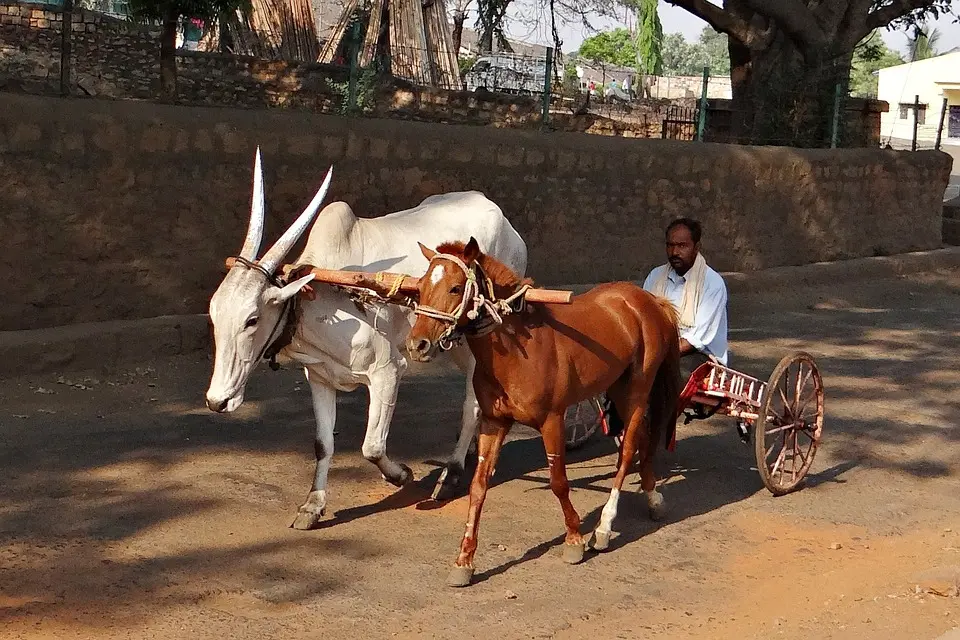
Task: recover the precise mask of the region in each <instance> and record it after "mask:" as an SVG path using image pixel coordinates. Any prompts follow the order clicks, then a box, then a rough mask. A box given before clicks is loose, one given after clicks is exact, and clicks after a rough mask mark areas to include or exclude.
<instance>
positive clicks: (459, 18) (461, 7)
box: [451, 0, 473, 56]
mask: <svg viewBox="0 0 960 640" xmlns="http://www.w3.org/2000/svg"><path fill="white" fill-rule="evenodd" d="M471 2H473V0H454V2H453V7H452V9H453V12H452V13H453V15H452V18H453V32H452V34H451V35H452V36H453V53H454V55H457V56H459V55H460V43H461V42H463V23H464V22H466V21H467V9H468V8H470V3H471Z"/></svg>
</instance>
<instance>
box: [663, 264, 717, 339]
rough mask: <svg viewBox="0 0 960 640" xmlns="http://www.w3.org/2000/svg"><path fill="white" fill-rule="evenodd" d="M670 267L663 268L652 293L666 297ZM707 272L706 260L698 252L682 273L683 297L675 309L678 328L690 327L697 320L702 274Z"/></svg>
mask: <svg viewBox="0 0 960 640" xmlns="http://www.w3.org/2000/svg"><path fill="white" fill-rule="evenodd" d="M669 273H670V269H669V268H668V269H664V270H663V273H662V274H661V275H660V278H658V279H657V283H656V285H654V286H655V289H654V293H655V294H656V295H658V296H660V297H666V292H667V276H668V275H669ZM706 273H707V261H706V260H704V259H703V254H702V253H698V254H697V258H696V260H694V261H693V266H692V267H690V270H689V271H688V272H687V273H685V274H684V277H685V279H686V282H685V283H684V285H683V298H682V299H681V302H680V308H679V309H677V311H678V313H679V314H680V328H681V329H690V328H691V327H693V326H694V325H695V324H696V321H697V308H698V307H699V306H700V299H701V298H702V297H703V283H704V276H705V275H706Z"/></svg>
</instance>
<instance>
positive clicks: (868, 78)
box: [850, 31, 905, 98]
mask: <svg viewBox="0 0 960 640" xmlns="http://www.w3.org/2000/svg"><path fill="white" fill-rule="evenodd" d="M904 62H905V61H904V60H903V58H901V57H900V55H899V54H898V53H897V52H895V51H893V50H891V49H889V48H888V47H887V45H886V44H885V43H884V42H883V38H881V37H880V33H879V32H878V31H874V32H873V33H871V34H870V35H869V36H867V37H866V38H864V39H863V40H862V41H861V42H860V44H858V45H857V48H856V49H854V50H853V64H852V65H851V67H850V95H852V96H853V97H855V98H876V97H877V80H878V78H877V76H875V75H874V72H876V71H879V70H880V69H886V68H887V67H893V66H896V65H898V64H903V63H904Z"/></svg>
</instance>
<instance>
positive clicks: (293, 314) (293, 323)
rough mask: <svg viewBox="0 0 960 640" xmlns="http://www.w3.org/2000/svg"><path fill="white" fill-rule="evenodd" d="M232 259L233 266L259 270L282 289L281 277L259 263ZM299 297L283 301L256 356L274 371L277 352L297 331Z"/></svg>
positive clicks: (282, 281)
mask: <svg viewBox="0 0 960 640" xmlns="http://www.w3.org/2000/svg"><path fill="white" fill-rule="evenodd" d="M234 260H236V262H235V263H234V266H236V265H238V264H242V265H243V266H245V267H247V268H248V269H253V270H254V271H259V272H260V273H261V274H262V275H263V276H264V277H265V278H266V279H267V282H269V283H270V284H272V285H273V286H275V287H277V288H281V289H282V288H283V286H284V284H286V283H285V282H284V280H283V279H282V278H278V277H277V276H275V275H274V274H272V273H270V272H269V271H267V270H266V269H265V268H264V267H263V265H261V264H258V263H256V262H253V261H252V260H248V259H246V258H244V257H243V256H234ZM299 298H300V296H291V297H290V298H287V300H286V301H285V302H284V303H283V308H282V309H281V310H280V315H279V317H278V318H277V322H276V324H274V325H273V329H271V330H270V335H269V336H267V342H266V343H265V344H264V346H263V349H262V350H261V351H260V355H258V356H257V358H256V360H261V359H263V360H267V361H269V363H270V368H271V369H273V370H274V371H276V370H277V369H279V368H280V365H279V364H277V354H278V353H280V351H281V350H283V348H284V347H286V346H287V345H289V344H290V343H291V342H292V341H293V336H294V334H295V333H296V331H297V320H298V319H299V315H300V305H299ZM284 318H286V320H287V322H286V324H284V327H283V330H282V331H280V334H279V335H277V337H276V338H274V337H273V336H274V334H275V333H277V328H278V327H279V326H280V323H281V322H283V320H284Z"/></svg>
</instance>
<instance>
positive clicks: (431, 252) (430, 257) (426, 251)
mask: <svg viewBox="0 0 960 640" xmlns="http://www.w3.org/2000/svg"><path fill="white" fill-rule="evenodd" d="M417 246H419V247H420V253H422V254H423V257H424V258H426V259H427V260H433V256H435V255H437V252H436V251H434V250H433V249H428V248H427V247H425V246H423V245H422V244H421V243H419V242H418V243H417Z"/></svg>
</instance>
